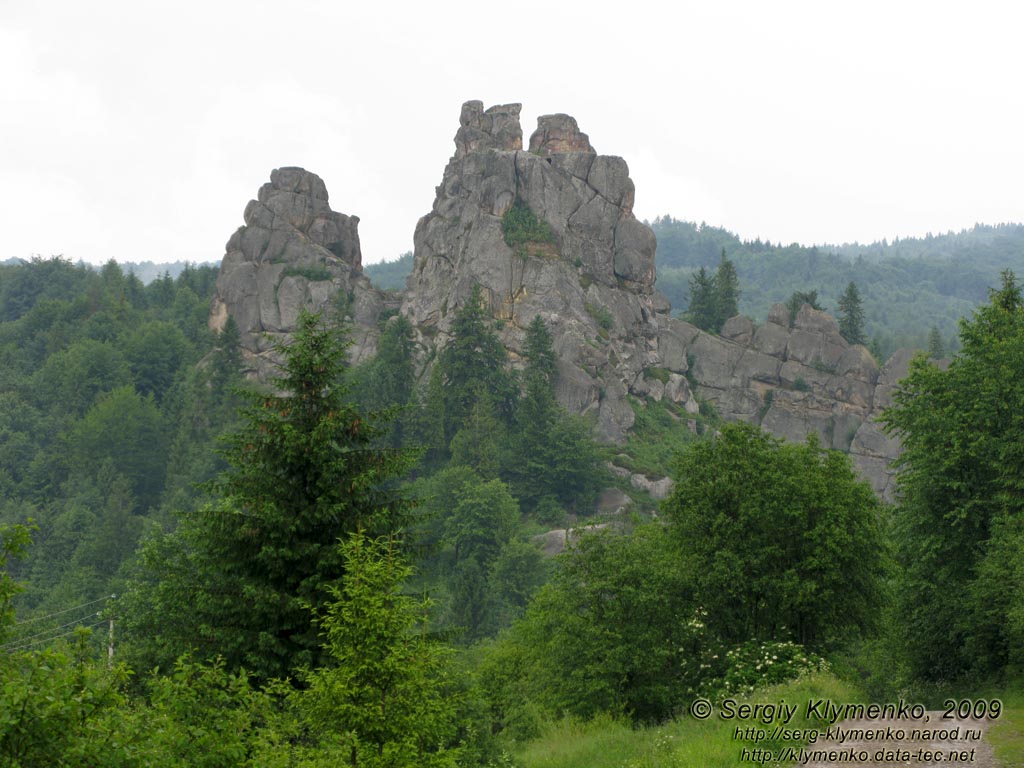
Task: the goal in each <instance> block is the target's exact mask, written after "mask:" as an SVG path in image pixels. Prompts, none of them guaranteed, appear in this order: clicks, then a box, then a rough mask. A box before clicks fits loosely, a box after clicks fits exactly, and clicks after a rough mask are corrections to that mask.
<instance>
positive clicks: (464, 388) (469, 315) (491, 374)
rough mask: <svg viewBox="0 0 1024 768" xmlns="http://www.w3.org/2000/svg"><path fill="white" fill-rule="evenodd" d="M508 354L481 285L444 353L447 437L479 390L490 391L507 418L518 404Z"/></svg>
mask: <svg viewBox="0 0 1024 768" xmlns="http://www.w3.org/2000/svg"><path fill="white" fill-rule="evenodd" d="M506 357H507V355H506V354H505V348H504V347H503V346H502V344H501V341H500V340H499V339H498V337H497V335H496V334H495V333H494V330H493V329H492V327H491V321H490V317H489V315H488V314H487V310H486V308H485V307H484V300H483V295H482V294H481V292H480V287H479V286H474V287H473V290H472V291H471V292H470V294H469V296H468V297H467V298H466V303H465V304H464V305H463V306H462V307H460V308H459V310H458V311H457V312H456V314H455V322H454V323H453V324H452V340H451V341H450V342H449V343H448V346H447V347H445V349H444V351H443V352H442V353H441V359H440V366H441V372H442V374H443V377H444V384H445V388H444V395H445V402H444V413H445V438H446V439H447V440H451V438H452V437H453V436H454V435H455V433H456V432H458V431H459V429H461V428H462V426H463V424H464V423H465V421H466V419H468V418H469V414H470V412H471V411H472V410H473V404H474V402H476V393H477V391H478V388H482V389H483V390H485V391H487V392H488V393H489V394H490V396H491V399H492V401H493V403H494V407H495V409H496V410H497V412H498V413H499V414H500V415H501V416H502V417H503V418H507V417H509V416H510V415H511V412H512V407H513V404H514V401H515V388H514V387H513V386H512V380H511V378H510V377H509V375H508V373H507V372H506V371H505V361H506Z"/></svg>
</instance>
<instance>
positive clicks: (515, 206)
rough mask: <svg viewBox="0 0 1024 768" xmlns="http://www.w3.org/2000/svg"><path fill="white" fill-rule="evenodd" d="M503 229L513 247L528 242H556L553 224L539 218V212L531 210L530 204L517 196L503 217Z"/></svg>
mask: <svg viewBox="0 0 1024 768" xmlns="http://www.w3.org/2000/svg"><path fill="white" fill-rule="evenodd" d="M501 231H502V233H503V234H504V235H505V242H506V243H507V244H508V245H509V247H511V248H515V247H516V246H520V245H525V244H526V243H553V242H555V235H554V233H553V232H552V231H551V226H550V225H549V224H548V223H547V222H546V221H544V220H542V219H538V218H537V214H535V213H534V212H533V211H532V210H530V206H528V205H527V204H526V203H525V202H523V201H522V200H520V199H519V198H516V201H515V202H514V203H512V207H511V208H509V209H508V210H507V211H505V215H504V216H502V217H501Z"/></svg>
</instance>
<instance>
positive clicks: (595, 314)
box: [583, 301, 615, 332]
mask: <svg viewBox="0 0 1024 768" xmlns="http://www.w3.org/2000/svg"><path fill="white" fill-rule="evenodd" d="M583 308H584V309H586V310H587V314H589V315H590V316H591V317H592V318H594V320H595V321H597V327H598V328H600V329H601V330H602V331H605V332H607V331H610V330H611V329H612V326H613V325H614V324H615V318H614V317H613V316H612V313H611V312H610V311H609V310H608V307H602V306H601V305H600V304H592V303H591V302H589V301H588V302H585V303H584V304H583Z"/></svg>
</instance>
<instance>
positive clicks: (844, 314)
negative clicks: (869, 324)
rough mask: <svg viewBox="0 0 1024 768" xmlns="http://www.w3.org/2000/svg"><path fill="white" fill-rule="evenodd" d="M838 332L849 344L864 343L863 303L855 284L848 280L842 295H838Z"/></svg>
mask: <svg viewBox="0 0 1024 768" xmlns="http://www.w3.org/2000/svg"><path fill="white" fill-rule="evenodd" d="M837 307H838V308H839V333H840V334H842V337H843V338H844V339H846V340H847V341H848V342H850V343H851V344H866V343H867V336H866V335H865V333H864V305H863V302H862V301H861V298H860V291H858V290H857V284H856V283H855V282H853V281H852V280H851V281H850V284H849V285H847V286H846V290H845V291H844V292H843V295H842V296H840V297H839V302H838V304H837Z"/></svg>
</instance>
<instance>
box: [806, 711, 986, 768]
mask: <svg viewBox="0 0 1024 768" xmlns="http://www.w3.org/2000/svg"><path fill="white" fill-rule="evenodd" d="M988 725H989V721H988V719H981V720H973V719H954V720H943V719H942V712H928V713H927V720H844V721H843V722H841V723H839V724H837V725H836V726H834V727H833V728H832V729H831V730H830V731H829V732H827V733H823V734H822V735H821V736H819V738H818V741H817V743H815V744H809V745H808V746H807V747H806V751H805V753H804V754H803V755H801V759H802V760H804V762H797V763H796V764H797V765H802V766H806V768H846V767H847V766H861V768H894V767H895V766H908V765H909V766H920V767H921V768H925V767H927V768H1003V766H1002V764H1001V763H999V762H998V761H997V760H996V758H995V756H994V755H993V754H992V747H991V745H989V743H988V742H987V741H985V740H984V733H985V731H986V730H987V729H988ZM901 732H902V734H901ZM900 735H902V738H896V737H897V736H900ZM876 737H881V738H876Z"/></svg>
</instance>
